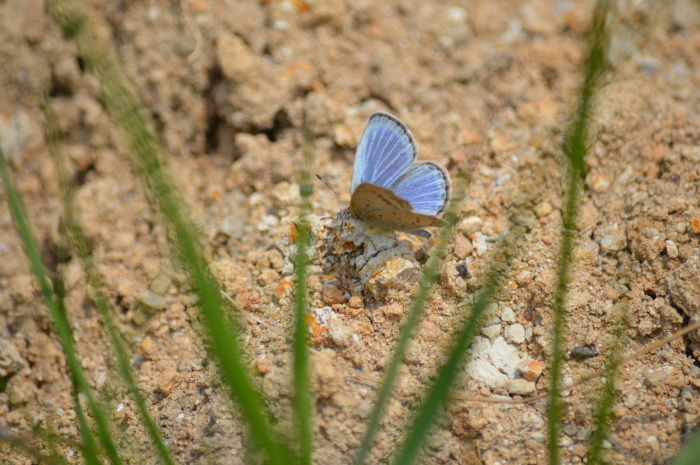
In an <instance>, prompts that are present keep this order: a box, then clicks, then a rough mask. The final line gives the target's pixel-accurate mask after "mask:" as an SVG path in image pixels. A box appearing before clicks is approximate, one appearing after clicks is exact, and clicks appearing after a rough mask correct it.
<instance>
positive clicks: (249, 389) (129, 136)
mask: <svg viewBox="0 0 700 465" xmlns="http://www.w3.org/2000/svg"><path fill="white" fill-rule="evenodd" d="M47 8H48V10H49V13H50V14H51V16H52V17H53V18H54V20H55V21H56V22H57V23H58V24H59V26H60V27H61V28H62V29H63V31H64V33H65V34H66V35H67V36H69V37H72V38H73V39H74V40H75V41H76V44H77V46H78V54H79V55H80V57H81V58H82V60H83V62H84V63H85V65H86V67H87V68H88V70H90V71H92V72H93V73H95V75H96V76H97V78H98V80H99V82H100V84H101V91H102V99H103V102H104V105H105V107H106V108H107V111H108V112H109V114H110V116H111V117H112V119H113V121H115V123H116V124H117V126H118V127H119V128H120V129H121V130H122V133H123V134H124V136H125V138H126V140H127V142H128V145H129V147H130V149H131V152H132V156H131V158H130V159H131V162H132V164H133V166H134V168H135V170H136V172H137V173H138V174H139V175H140V176H141V178H142V179H143V181H144V183H145V185H146V186H147V188H148V192H149V194H150V198H149V200H150V201H151V202H152V204H153V206H154V209H155V210H156V211H159V212H160V213H162V218H163V220H164V223H165V226H166V227H167V230H168V232H169V234H170V238H171V241H172V243H173V244H174V249H175V251H176V252H177V253H178V256H179V258H180V259H181V261H182V263H183V264H184V266H185V268H186V271H187V273H188V277H189V282H190V285H191V286H192V288H193V289H194V290H195V292H197V294H198V296H199V307H200V308H201V310H202V314H203V317H204V321H205V324H206V327H207V329H208V333H209V334H208V336H209V340H210V342H211V345H210V350H211V352H212V353H213V355H214V358H215V360H217V361H218V366H219V369H220V371H221V376H222V379H223V381H224V382H225V383H226V384H227V385H229V386H230V387H231V389H230V390H229V393H230V396H231V399H232V400H233V401H234V403H235V404H236V405H237V406H238V407H239V408H240V411H241V415H242V417H243V419H244V421H245V422H246V423H247V424H248V426H249V431H250V433H251V437H252V442H253V446H254V447H255V448H256V450H258V451H260V452H262V453H263V457H264V458H263V460H265V461H267V462H268V463H286V461H287V459H288V448H287V447H286V446H284V445H283V444H282V443H281V442H280V440H279V439H278V438H276V437H275V436H274V435H273V432H272V428H271V426H270V423H269V421H268V418H270V412H269V410H268V409H267V408H266V405H265V403H264V402H263V399H262V396H261V395H260V394H259V393H258V392H257V390H256V389H255V388H254V386H253V382H252V379H251V376H250V370H249V369H248V368H247V366H246V364H245V363H244V361H243V356H242V353H243V352H242V349H241V348H240V345H239V342H238V330H237V327H236V325H231V324H228V322H229V319H228V318H227V317H226V315H225V314H224V311H223V307H222V302H221V297H220V295H219V290H218V286H217V283H216V282H215V281H214V279H213V277H212V276H211V274H210V272H209V267H208V264H207V262H206V260H205V259H204V258H203V254H202V247H201V241H200V240H199V237H198V234H197V232H196V228H195V227H194V225H193V223H192V221H191V220H190V219H189V217H188V216H187V209H186V207H185V205H184V203H183V202H182V201H181V200H180V199H179V197H178V195H177V189H176V188H175V187H174V185H173V182H172V179H171V177H170V175H169V173H168V171H167V167H166V165H165V164H164V163H163V162H162V161H161V160H160V154H161V153H162V149H161V147H160V145H159V143H158V142H157V140H156V139H155V137H154V136H153V134H152V133H151V131H150V130H149V128H150V127H151V125H149V124H148V122H147V120H146V119H145V117H143V115H142V113H141V112H140V107H139V105H137V101H138V99H137V98H136V97H135V96H133V95H132V93H131V91H130V89H129V87H128V86H127V84H126V82H127V80H126V78H125V77H124V76H123V74H122V72H121V69H120V67H119V66H118V63H117V60H116V58H115V57H114V53H113V50H112V49H111V48H109V47H108V45H107V44H106V43H105V42H103V41H101V40H100V39H99V38H98V35H97V33H96V32H95V31H94V28H93V26H92V24H91V23H90V21H89V19H88V17H87V15H86V13H85V11H84V10H83V9H82V7H81V6H80V5H79V4H78V2H68V1H60V0H53V1H49V2H47Z"/></svg>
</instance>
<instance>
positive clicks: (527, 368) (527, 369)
mask: <svg viewBox="0 0 700 465" xmlns="http://www.w3.org/2000/svg"><path fill="white" fill-rule="evenodd" d="M545 366H547V365H546V364H545V363H544V362H542V361H539V360H525V361H523V362H522V363H520V364H519V365H518V371H520V374H521V375H522V376H523V379H525V380H527V381H532V382H535V381H537V380H538V379H539V377H540V376H541V375H542V372H543V371H544V368H545Z"/></svg>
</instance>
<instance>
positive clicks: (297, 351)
mask: <svg viewBox="0 0 700 465" xmlns="http://www.w3.org/2000/svg"><path fill="white" fill-rule="evenodd" d="M305 139H306V143H305V147H304V152H305V163H304V164H303V166H302V169H301V182H300V191H301V213H300V215H299V223H298V225H297V234H298V237H297V241H296V245H297V254H296V257H295V260H294V265H295V272H296V289H295V291H294V305H295V314H296V322H295V327H294V343H293V346H294V347H293V352H294V410H295V414H296V417H297V421H298V422H299V444H300V447H299V452H300V463H301V464H303V465H307V464H310V463H311V452H312V441H313V437H312V432H311V385H310V374H309V351H308V347H307V344H308V338H309V335H308V329H307V316H308V311H309V301H308V295H307V284H308V272H307V270H308V266H309V255H308V248H309V239H310V237H311V231H310V230H309V224H308V221H307V215H308V214H309V211H310V204H309V197H310V195H311V192H312V191H313V186H312V185H311V182H310V180H311V176H310V173H309V168H310V167H311V166H313V150H312V146H311V138H310V136H309V135H308V134H307V135H306V137H305Z"/></svg>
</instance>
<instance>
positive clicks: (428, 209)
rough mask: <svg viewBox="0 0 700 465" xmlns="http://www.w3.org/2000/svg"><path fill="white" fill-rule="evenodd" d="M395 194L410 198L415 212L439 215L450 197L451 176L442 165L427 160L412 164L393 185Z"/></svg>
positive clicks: (391, 187) (406, 198) (392, 188)
mask: <svg viewBox="0 0 700 465" xmlns="http://www.w3.org/2000/svg"><path fill="white" fill-rule="evenodd" d="M390 189H391V190H392V191H394V194H396V195H397V196H399V197H401V198H402V199H405V200H408V201H409V202H410V204H411V206H412V207H413V211H414V212H415V213H421V214H423V215H437V214H438V213H440V212H441V211H442V210H443V209H444V208H445V204H446V203H447V199H448V198H449V191H450V178H449V177H448V175H447V172H446V171H445V170H444V169H443V168H441V167H440V166H438V165H436V164H434V163H430V162H426V163H417V164H415V165H412V166H411V167H410V168H408V169H407V170H406V172H405V173H403V174H402V175H401V176H400V177H399V178H398V179H397V180H396V181H395V182H394V183H393V184H392V185H391V186H390Z"/></svg>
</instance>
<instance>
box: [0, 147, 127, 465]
mask: <svg viewBox="0 0 700 465" xmlns="http://www.w3.org/2000/svg"><path fill="white" fill-rule="evenodd" d="M0 178H2V182H3V185H4V186H5V194H6V196H7V200H8V203H9V205H10V210H11V212H12V218H13V220H14V223H15V228H16V229H17V232H18V233H19V235H20V237H21V239H22V243H23V244H24V249H25V253H26V254H27V257H28V258H29V262H30V264H31V267H32V271H33V272H34V275H35V276H36V278H37V281H38V283H39V289H40V290H41V294H42V296H43V297H44V301H45V302H46V305H47V307H48V308H49V312H50V315H51V319H52V321H53V323H54V326H55V328H56V333H57V334H58V337H59V340H60V341H61V346H62V347H63V352H64V354H65V356H66V361H67V363H68V367H69V369H70V374H71V379H72V382H73V386H74V388H75V396H74V398H75V410H76V413H77V416H78V419H79V422H80V434H81V437H82V440H83V453H84V454H85V459H86V460H87V461H88V463H100V462H99V460H98V458H97V452H96V449H97V448H96V441H95V438H94V436H93V434H92V431H91V430H90V427H89V425H88V423H87V419H86V418H85V416H84V414H83V411H82V408H81V406H80V401H79V399H78V394H80V393H82V394H84V395H85V396H86V397H87V400H88V405H89V406H90V410H91V411H92V415H93V417H94V419H95V423H96V425H97V429H98V432H99V436H100V439H101V441H102V446H103V447H104V448H105V449H106V451H107V454H108V455H109V457H110V459H111V460H112V462H113V463H115V464H121V463H122V462H121V459H120V458H119V454H118V453H117V449H116V447H115V445H114V442H113V441H112V437H111V434H110V431H109V426H108V422H107V418H106V416H105V415H104V414H103V412H102V408H101V407H100V405H99V404H98V403H97V400H96V399H95V396H94V395H93V394H92V389H91V388H90V385H89V383H88V381H87V378H86V377H85V374H84V373H83V369H82V366H81V364H80V362H79V361H78V356H77V354H76V352H75V348H74V347H73V336H72V332H71V329H70V324H69V323H68V319H67V313H66V309H65V307H64V306H63V302H62V301H61V299H60V298H58V296H57V294H56V292H54V289H53V288H52V286H51V285H50V283H49V278H48V276H47V275H46V270H45V269H44V264H43V262H42V260H41V256H40V253H39V249H38V247H37V245H36V241H35V240H34V235H33V234H32V232H31V229H30V227H29V222H28V221H27V217H26V215H25V213H24V207H23V205H22V202H21V199H20V198H19V194H18V193H17V190H16V189H15V187H14V184H13V182H12V178H11V177H10V169H9V166H8V165H7V160H6V159H5V154H4V153H3V152H2V149H0Z"/></svg>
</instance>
